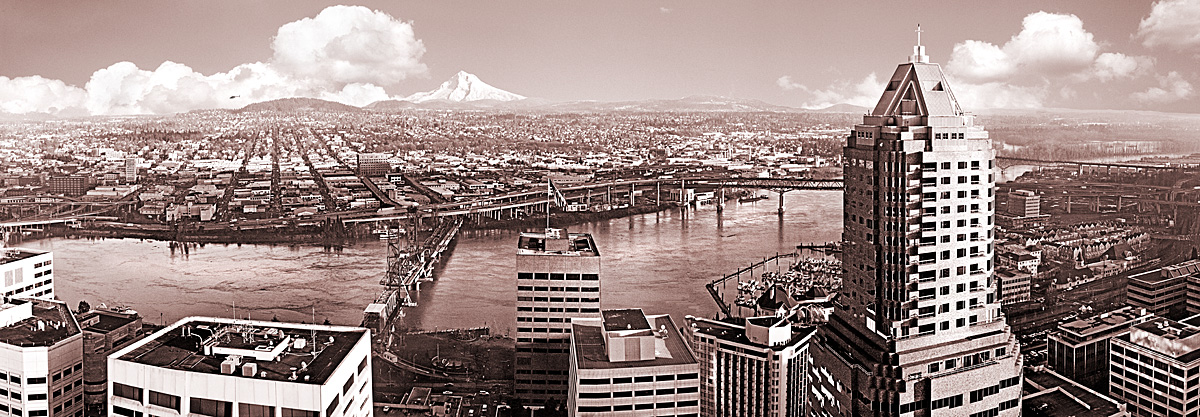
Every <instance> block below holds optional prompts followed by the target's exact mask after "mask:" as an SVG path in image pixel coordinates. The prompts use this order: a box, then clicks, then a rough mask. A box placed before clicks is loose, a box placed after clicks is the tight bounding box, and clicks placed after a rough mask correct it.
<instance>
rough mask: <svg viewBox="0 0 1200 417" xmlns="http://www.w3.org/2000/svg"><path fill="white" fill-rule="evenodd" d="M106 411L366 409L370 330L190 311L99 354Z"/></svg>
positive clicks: (222, 414) (327, 412)
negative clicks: (104, 362) (103, 357)
mask: <svg viewBox="0 0 1200 417" xmlns="http://www.w3.org/2000/svg"><path fill="white" fill-rule="evenodd" d="M108 381H109V382H108V392H109V409H108V415H110V416H125V417H142V416H147V415H160V416H161V415H193V416H211V417H274V416H281V417H335V416H337V417H340V416H346V417H351V416H354V417H365V416H370V415H371V414H372V407H373V402H374V401H373V398H372V391H371V388H372V383H371V337H370V331H369V330H367V329H363V328H356V327H341V326H321V325H312V324H294V323H278V322H264V321H251V320H234V319H225V318H212V317H190V318H186V319H183V320H180V321H178V322H176V323H175V324H172V325H170V326H168V327H166V328H164V329H162V330H160V331H158V332H155V333H154V334H153V335H151V336H149V337H146V338H144V339H142V340H140V341H138V342H136V343H134V344H131V345H129V346H127V347H125V348H124V349H121V350H119V351H117V352H115V353H113V354H112V355H109V357H108Z"/></svg>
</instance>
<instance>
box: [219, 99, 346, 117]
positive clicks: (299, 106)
mask: <svg viewBox="0 0 1200 417" xmlns="http://www.w3.org/2000/svg"><path fill="white" fill-rule="evenodd" d="M235 111H236V112H239V113H241V112H262V111H274V112H298V111H315V112H323V113H336V112H357V111H362V109H360V108H358V107H354V106H351V105H348V104H342V103H338V102H335V101H329V100H321V99H317V98H302V97H296V98H281V99H278V100H270V101H263V102H258V103H254V104H250V105H247V106H246V107H242V108H240V109H237V110H235Z"/></svg>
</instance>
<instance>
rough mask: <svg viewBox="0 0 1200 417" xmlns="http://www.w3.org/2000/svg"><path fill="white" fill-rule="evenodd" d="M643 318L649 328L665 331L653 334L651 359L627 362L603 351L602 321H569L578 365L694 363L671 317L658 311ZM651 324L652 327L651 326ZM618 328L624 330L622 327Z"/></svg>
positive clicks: (602, 366) (598, 367)
mask: <svg viewBox="0 0 1200 417" xmlns="http://www.w3.org/2000/svg"><path fill="white" fill-rule="evenodd" d="M616 311H636V312H638V313H639V314H640V313H641V310H616ZM621 314H624V313H621ZM643 317H644V318H643V319H642V320H643V321H645V322H646V325H647V327H648V328H651V329H664V330H665V334H662V335H657V334H656V335H655V336H654V337H655V343H654V345H655V346H654V351H655V352H654V359H651V360H643V361H627V362H610V361H609V360H608V351H607V350H605V347H604V330H603V329H601V324H602V323H601V320H597V319H591V320H588V319H583V320H579V319H576V320H572V322H571V332H572V336H571V338H572V339H573V347H574V351H575V359H576V362H577V363H578V364H579V368H580V369H614V368H635V367H646V366H669V365H686V364H691V363H696V358H695V357H693V356H692V351H691V350H689V349H688V347H687V345H686V344H685V343H684V341H683V336H682V335H681V334H680V333H679V329H678V328H677V327H676V326H675V323H674V322H673V321H671V316H669V315H666V314H661V315H651V316H643ZM602 320H603V319H602ZM603 325H604V327H605V328H608V327H609V326H608V323H607V322H605V323H603ZM651 325H652V326H653V327H650V326H651ZM619 330H625V329H624V328H621V329H619Z"/></svg>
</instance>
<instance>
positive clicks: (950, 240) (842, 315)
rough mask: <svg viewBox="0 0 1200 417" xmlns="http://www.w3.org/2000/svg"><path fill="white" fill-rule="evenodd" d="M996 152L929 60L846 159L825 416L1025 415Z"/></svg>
mask: <svg viewBox="0 0 1200 417" xmlns="http://www.w3.org/2000/svg"><path fill="white" fill-rule="evenodd" d="M993 161H994V152H993V150H992V146H991V140H989V139H988V133H987V131H985V130H984V129H983V128H982V127H981V126H976V125H975V124H974V117H973V116H972V115H969V114H967V113H965V112H963V110H962V108H961V107H959V104H958V101H957V100H956V99H955V98H954V94H953V93H952V92H951V89H950V85H949V83H948V81H947V80H946V77H945V75H944V74H943V73H942V69H941V67H940V66H939V65H937V64H932V63H929V59H928V57H927V56H925V54H924V47H922V46H920V45H919V42H918V46H917V47H915V48H914V53H913V55H912V57H911V59H910V61H909V62H906V63H902V64H900V65H899V66H898V67H897V68H896V71H895V73H893V74H892V76H891V77H889V78H888V82H887V85H886V86H885V91H884V92H883V96H882V97H881V98H880V100H879V102H878V104H876V106H875V107H874V109H873V110H871V112H870V113H869V114H867V115H865V116H863V123H862V124H858V125H855V126H854V129H853V131H852V132H851V134H850V137H849V138H848V139H847V144H846V147H845V149H844V153H843V163H844V167H845V168H844V178H845V187H846V189H845V193H844V213H843V224H844V227H843V236H844V240H845V245H844V252H843V261H842V265H843V269H844V275H843V285H844V288H843V289H842V291H841V293H840V296H839V298H838V299H837V301H836V302H835V304H836V305H835V309H834V312H833V314H832V316H831V318H830V320H829V323H828V324H827V325H825V326H823V327H822V328H821V329H820V330H819V331H818V332H817V340H815V341H814V342H813V346H812V349H811V351H812V353H811V354H812V357H813V362H814V366H813V369H812V370H811V372H810V395H809V397H810V400H809V401H810V408H811V410H812V411H811V412H812V413H813V414H814V415H819V416H851V415H855V416H868V415H889V416H890V415H895V416H905V415H916V416H1016V415H1018V414H1020V412H1021V408H1020V398H1021V358H1020V355H1019V354H1018V345H1017V341H1016V338H1015V337H1014V336H1013V334H1012V332H1011V331H1010V329H1009V327H1008V324H1007V323H1006V322H1005V319H1004V316H1003V315H1002V314H1001V312H1000V303H999V302H998V300H997V299H996V282H995V279H994V276H993V266H994V265H993V262H992V254H993V235H992V233H993V221H994V218H993V215H994V214H993V211H994V206H993V201H994V196H993V192H994V181H995V179H994V177H993Z"/></svg>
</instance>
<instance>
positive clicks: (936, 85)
mask: <svg viewBox="0 0 1200 417" xmlns="http://www.w3.org/2000/svg"><path fill="white" fill-rule="evenodd" d="M870 115H871V116H926V117H929V116H962V115H963V111H962V107H960V106H959V105H958V100H956V99H955V98H954V93H952V92H951V91H950V83H949V82H947V81H946V74H944V73H942V67H941V66H940V65H938V64H931V63H929V56H928V55H925V46H923V45H921V34H920V28H919V27H918V32H917V45H916V46H914V47H913V54H912V56H911V57H909V62H906V63H903V64H900V65H899V66H898V67H896V72H895V73H893V74H892V77H891V79H889V80H888V83H887V87H886V88H885V89H884V91H883V96H881V97H880V98H879V103H877V104H875V108H874V109H873V110H872V111H871V114H870Z"/></svg>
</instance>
